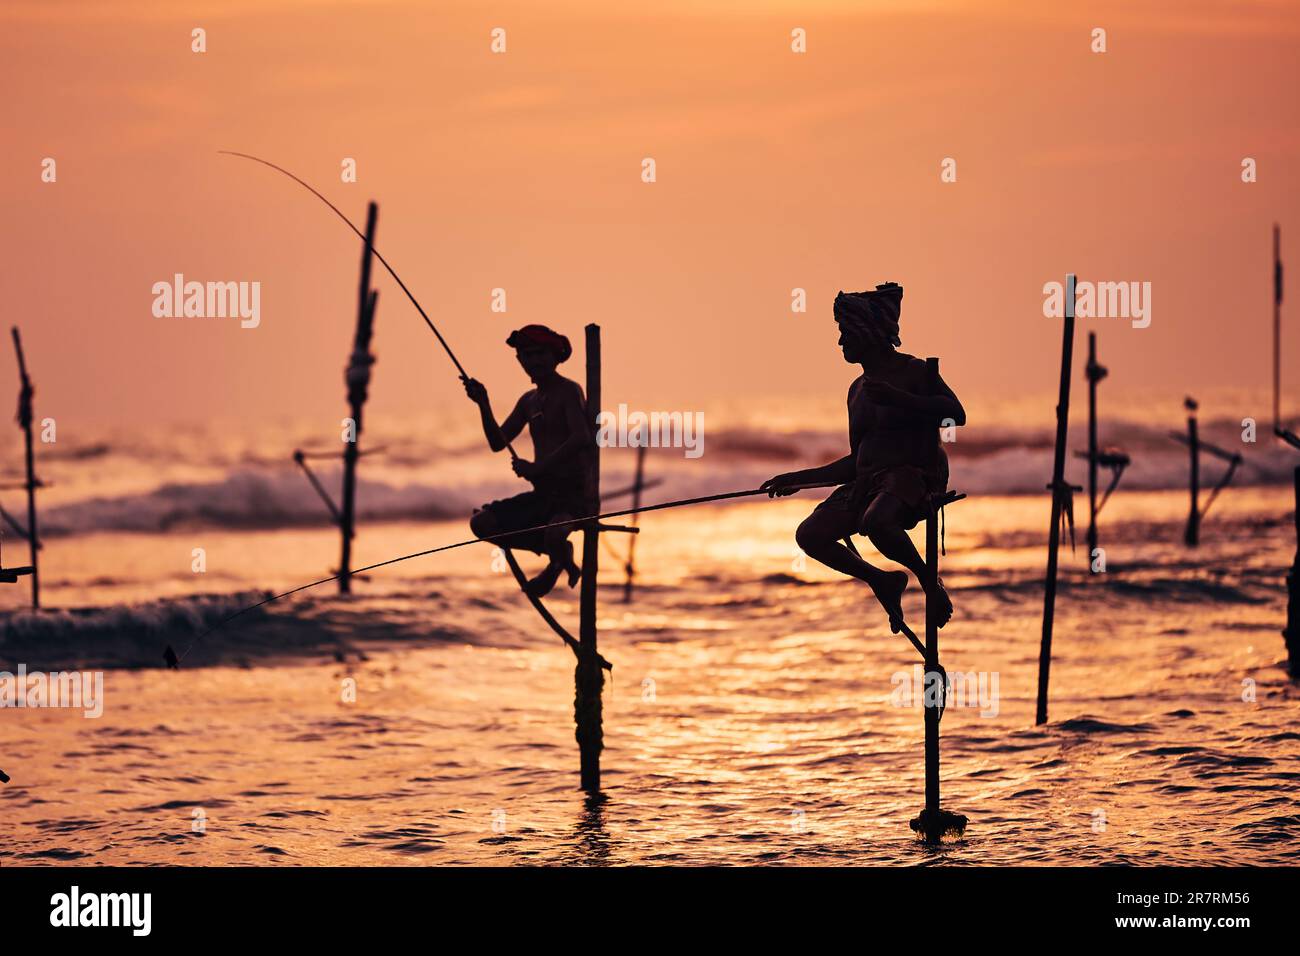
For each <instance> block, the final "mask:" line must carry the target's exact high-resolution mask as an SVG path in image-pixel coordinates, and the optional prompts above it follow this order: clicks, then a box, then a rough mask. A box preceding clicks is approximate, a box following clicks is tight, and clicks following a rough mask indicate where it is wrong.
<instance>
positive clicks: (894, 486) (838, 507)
mask: <svg viewBox="0 0 1300 956" xmlns="http://www.w3.org/2000/svg"><path fill="white" fill-rule="evenodd" d="M930 484H931V482H929V481H927V480H926V477H925V473H924V472H922V471H921V469H920V468H917V467H916V466H914V465H895V466H893V467H890V468H879V469H876V470H875V471H872V472H869V473H867V474H865V475H862V476H860V477H859V478H858V479H857V480H856V481H851V482H849V483H848V484H847V485H840V486H839V487H838V488H836V489H835V490H834V491H832V492H831V493H830V497H828V498H827V499H826V500H825V501H823V502H822V503H821V504H819V505H818V506H817V507H816V508H815V509H813V510H814V511H827V512H843V513H844V519H845V521H846V522H847V523H848V526H849V527H851V528H852V529H853V532H856V531H857V528H858V524H859V522H860V521H861V520H862V513H863V512H864V511H866V510H867V508H869V507H870V506H871V502H872V501H874V500H875V498H876V496H877V495H882V494H887V495H893V496H894V497H895V498H897V499H898V500H899V501H901V502H902V503H903V505H904V508H903V527H904V528H907V529H911V528H915V527H916V526H917V524H918V523H919V522H921V521H923V520H925V517H926V512H927V511H928V509H929V503H930V495H931V494H935V493H938V492H941V491H943V490H945V489H944V488H931V487H930ZM945 484H946V482H945ZM853 532H850V533H853Z"/></svg>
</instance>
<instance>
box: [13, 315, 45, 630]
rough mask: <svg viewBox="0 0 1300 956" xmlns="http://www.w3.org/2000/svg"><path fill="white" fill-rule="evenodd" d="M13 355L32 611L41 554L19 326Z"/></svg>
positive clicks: (38, 603) (29, 382) (37, 598)
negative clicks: (24, 466) (23, 458)
mask: <svg viewBox="0 0 1300 956" xmlns="http://www.w3.org/2000/svg"><path fill="white" fill-rule="evenodd" d="M12 331H13V337H14V351H16V352H17V353H18V377H19V378H20V379H21V380H22V390H21V391H20V392H19V393H18V424H19V425H20V426H21V427H22V430H23V436H24V440H25V441H26V445H27V546H28V552H29V553H30V554H31V561H32V607H33V608H39V607H40V606H41V586H40V581H39V579H38V576H39V571H38V563H39V562H38V560H37V557H36V555H37V552H38V551H39V550H40V545H39V541H40V536H39V533H38V531H37V529H36V488H37V486H38V484H39V483H38V482H37V480H36V460H35V450H34V445H33V442H32V419H33V414H32V396H33V395H34V394H35V392H36V390H35V389H34V388H32V380H31V378H30V377H29V376H28V375H27V360H26V359H25V358H24V356H23V340H22V336H21V335H19V333H18V326H16V325H15V326H14V327H13V330H12Z"/></svg>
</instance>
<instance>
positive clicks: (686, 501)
mask: <svg viewBox="0 0 1300 956" xmlns="http://www.w3.org/2000/svg"><path fill="white" fill-rule="evenodd" d="M838 484H840V482H833V481H832V482H816V483H812V484H806V485H783V486H782V487H781V489H780V490H781V491H783V492H794V491H806V490H808V489H812V488H833V487H836V486H837V485H838ZM771 494H772V489H769V488H753V489H749V490H746V491H724V492H722V493H721V494H716V495H701V496H700V497H697V498H680V499H678V500H676V501H662V502H660V503H659V504H657V505H642V506H641V507H640V508H635V509H634V508H624V509H623V510H621V511H607V512H605V513H604V514H598V515H588V516H586V517H585V518H567V519H565V520H564V521H552V522H551V523H550V524H540V525H537V526H536V527H533V528H520V529H518V530H516V531H502V532H499V533H497V534H490V535H484V536H483V537H482V538H470V539H468V540H466V541H457V542H455V543H454V544H444V545H442V546H440V547H437V548H429V549H428V550H427V551H417V552H415V553H414V554H404V555H402V556H401V557H400V558H389V559H388V560H387V561H380V562H379V563H378V564H371V565H368V566H366V567H364V568H357V569H355V570H353V571H350V572H348V573H349V574H354V575H355V574H364V573H365V572H366V571H374V570H375V569H376V568H383V567H387V566H388V565H390V564H397V563H398V562H399V561H410V560H411V559H412V558H423V557H427V556H428V555H430V554H438V553H439V552H441V551H452V550H454V549H456V548H465V547H468V546H469V545H471V544H479V543H481V542H489V541H496V540H498V539H500V538H510V537H514V536H515V535H519V534H529V533H531V532H533V531H546V530H547V529H549V528H563V527H566V526H568V525H575V524H584V523H586V522H588V521H602V520H604V519H606V518H622V517H626V516H627V515H630V514H645V513H646V512H648V511H663V510H664V509H665V508H683V507H685V506H686V505H702V504H707V503H708V502H710V501H726V500H728V499H730V498H746V497H752V496H753V495H771ZM338 579H339V575H337V574H335V575H333V576H331V577H328V578H321V579H320V580H319V581H312V582H311V583H309V584H302V585H299V586H298V587H296V588H292V589H291V590H288V591H284V592H282V593H280V594H275V595H272V596H271V597H269V598H265V599H263V600H261V601H258V602H257V603H256V604H250V605H248V607H245V608H240V609H239V610H238V611H236V612H235V613H234V614H231V615H230V616H229V617H227V618H224V619H222V620H220V621H218V622H217V623H216V624H214V625H212V627H210V628H208V629H207V630H206V631H204V632H203V633H202V634H200V635H199V636H198V637H196V638H194V640H193V641H191V642H190V646H189V647H187V648H185V652H184V653H183V654H181V655H180V656H179V657H177V655H176V652H175V651H174V650H172V647H171V645H170V644H169V645H167V649H166V651H164V652H163V657H164V659H165V660H166V661H167V663H168V664H169V665H171V666H172V667H176V666H178V665H179V664H180V662H181V661H183V660H185V658H186V657H187V656H188V655H189V653H190V651H192V650H193V649H194V647H195V645H196V644H198V643H199V641H201V640H203V639H204V638H205V637H207V636H208V635H209V634H211V633H212V632H213V631H216V630H218V629H219V628H222V627H224V626H225V625H227V624H229V623H230V622H231V621H233V620H234V619H235V618H237V617H240V616H241V615H243V614H247V613H248V612H249V611H253V610H256V609H257V608H259V607H262V606H264V605H267V604H270V603H271V602H272V601H278V600H280V598H285V597H288V596H289V595H291V594H297V593H298V592H299V591H306V590H308V589H309V588H314V587H318V586H320V585H322V584H329V583H330V582H331V581H337V580H338Z"/></svg>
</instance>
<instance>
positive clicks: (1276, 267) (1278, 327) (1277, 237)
mask: <svg viewBox="0 0 1300 956" xmlns="http://www.w3.org/2000/svg"><path fill="white" fill-rule="evenodd" d="M1281 427H1282V230H1281V229H1279V228H1278V225H1277V223H1273V430H1274V431H1275V432H1276V431H1277V430H1278V429H1280V428H1281Z"/></svg>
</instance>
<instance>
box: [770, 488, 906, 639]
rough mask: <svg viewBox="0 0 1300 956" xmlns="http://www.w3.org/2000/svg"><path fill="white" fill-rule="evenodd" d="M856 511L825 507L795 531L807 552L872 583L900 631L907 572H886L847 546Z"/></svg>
mask: <svg viewBox="0 0 1300 956" xmlns="http://www.w3.org/2000/svg"><path fill="white" fill-rule="evenodd" d="M854 530H855V529H854V527H853V514H852V512H850V511H848V510H840V509H836V508H822V509H819V510H817V511H814V512H813V513H812V514H810V515H809V516H808V517H807V518H805V519H804V520H803V523H802V524H800V525H799V529H798V530H797V531H796V532H795V535H794V537H795V541H796V542H797V543H798V545H799V547H800V548H801V549H802V550H803V552H804V554H806V555H808V556H809V557H810V558H814V559H816V560H817V561H820V562H821V563H822V564H824V565H826V566H827V567H828V568H833V569H834V570H836V571H839V572H840V573H841V574H847V575H849V576H850V577H855V578H857V579H858V580H859V581H863V582H865V583H866V584H868V585H870V587H871V590H872V591H874V592H875V595H876V600H878V601H879V602H880V604H881V606H882V607H883V608H884V609H885V613H887V614H888V615H889V626H890V628H891V629H892V630H893V631H894V632H895V633H897V632H898V625H899V623H901V622H902V620H903V608H902V597H903V591H904V589H905V588H906V587H907V575H906V574H904V573H903V572H902V571H885V570H883V569H881V568H878V567H876V566H875V565H873V564H869V563H868V562H867V561H865V560H863V559H862V557H861V556H859V555H857V554H854V553H853V552H852V551H850V550H849V549H848V548H846V547H845V546H844V545H842V544H840V539H841V538H846V537H848V536H849V535H851V534H853V532H854Z"/></svg>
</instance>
